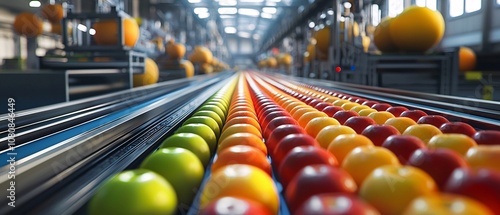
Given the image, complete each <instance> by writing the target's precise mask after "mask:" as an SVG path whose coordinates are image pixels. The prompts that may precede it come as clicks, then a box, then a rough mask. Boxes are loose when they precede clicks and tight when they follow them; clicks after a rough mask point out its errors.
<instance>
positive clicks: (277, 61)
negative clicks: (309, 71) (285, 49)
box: [257, 53, 293, 69]
mask: <svg viewBox="0 0 500 215" xmlns="http://www.w3.org/2000/svg"><path fill="white" fill-rule="evenodd" d="M292 63H293V57H292V55H290V54H289V53H280V54H278V55H276V56H274V57H268V58H266V59H263V60H261V61H259V62H258V64H257V66H258V67H259V69H262V68H278V67H280V66H283V67H289V66H291V65H292Z"/></svg>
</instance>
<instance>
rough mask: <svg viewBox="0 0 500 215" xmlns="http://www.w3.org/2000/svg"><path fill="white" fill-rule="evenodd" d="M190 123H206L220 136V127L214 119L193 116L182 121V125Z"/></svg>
mask: <svg viewBox="0 0 500 215" xmlns="http://www.w3.org/2000/svg"><path fill="white" fill-rule="evenodd" d="M191 123H202V124H205V125H208V127H210V128H211V129H212V131H214V133H215V136H217V137H219V136H220V128H219V124H217V121H215V120H214V119H212V118H210V117H208V116H193V117H191V118H189V119H188V120H186V121H185V122H184V125H187V124H191Z"/></svg>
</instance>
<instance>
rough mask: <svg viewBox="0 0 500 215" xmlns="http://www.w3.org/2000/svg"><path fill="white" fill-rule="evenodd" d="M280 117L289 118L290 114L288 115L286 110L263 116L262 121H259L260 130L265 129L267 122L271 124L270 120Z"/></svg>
mask: <svg viewBox="0 0 500 215" xmlns="http://www.w3.org/2000/svg"><path fill="white" fill-rule="evenodd" d="M280 116H289V117H291V116H290V113H288V112H287V111H286V110H279V111H273V112H271V113H269V114H267V115H263V120H259V122H260V125H261V126H262V128H265V127H267V124H269V122H271V120H273V119H275V118H277V117H280ZM259 119H262V118H259Z"/></svg>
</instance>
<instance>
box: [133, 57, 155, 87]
mask: <svg viewBox="0 0 500 215" xmlns="http://www.w3.org/2000/svg"><path fill="white" fill-rule="evenodd" d="M159 78H160V70H159V69H158V65H156V62H155V61H154V60H153V59H151V58H146V60H145V61H144V73H142V74H134V80H133V82H134V87H139V86H146V85H150V84H155V83H156V82H158V79H159Z"/></svg>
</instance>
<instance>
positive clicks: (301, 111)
mask: <svg viewBox="0 0 500 215" xmlns="http://www.w3.org/2000/svg"><path fill="white" fill-rule="evenodd" d="M313 111H318V110H316V109H314V108H312V107H309V108H301V109H298V110H297V111H295V113H293V115H292V117H293V118H294V119H295V120H297V121H298V120H299V119H300V117H302V115H304V114H305V113H311V112H313Z"/></svg>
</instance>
